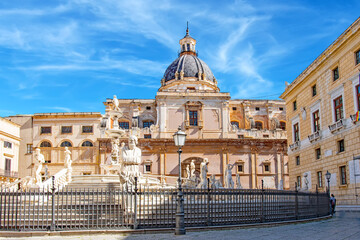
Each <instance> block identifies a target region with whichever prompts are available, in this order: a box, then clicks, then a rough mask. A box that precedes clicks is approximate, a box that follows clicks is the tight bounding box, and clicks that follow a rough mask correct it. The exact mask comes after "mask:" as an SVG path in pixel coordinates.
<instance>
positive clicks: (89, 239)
mask: <svg viewBox="0 0 360 240" xmlns="http://www.w3.org/2000/svg"><path fill="white" fill-rule="evenodd" d="M0 239H14V238H0ZM16 239H19V240H25V239H26V240H29V239H31V240H40V239H41V240H43V239H51V240H60V239H61V240H62V239H64V240H75V239H76V240H110V239H116V240H136V239H139V240H140V239H149V240H158V239H159V240H160V239H175V240H182V239H194V240H195V239H196V240H202V239H204V240H210V239H216V240H220V239H257V240H259V239H266V240H272V239H302V240H305V239H312V240H313V239H314V240H315V239H326V240H332V239H334V240H335V239H336V240H337V239H360V212H359V211H352V212H347V211H339V212H336V213H335V215H334V216H333V217H332V218H330V219H324V220H320V221H312V222H304V223H295V224H286V225H276V226H266V227H250V228H239V229H230V230H229V229H228V230H204V231H188V232H187V233H186V235H183V236H175V235H174V234H173V233H156V234H94V235H78V236H41V237H27V238H26V237H20V238H18V237H17V238H16Z"/></svg>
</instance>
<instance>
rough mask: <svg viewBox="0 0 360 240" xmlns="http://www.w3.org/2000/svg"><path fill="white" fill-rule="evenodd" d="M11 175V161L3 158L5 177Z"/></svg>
mask: <svg viewBox="0 0 360 240" xmlns="http://www.w3.org/2000/svg"><path fill="white" fill-rule="evenodd" d="M10 173H11V159H10V158H5V176H10Z"/></svg>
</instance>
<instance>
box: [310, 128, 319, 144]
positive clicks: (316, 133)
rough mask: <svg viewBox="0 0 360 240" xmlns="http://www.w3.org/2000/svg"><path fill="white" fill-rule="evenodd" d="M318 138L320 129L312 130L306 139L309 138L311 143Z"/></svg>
mask: <svg viewBox="0 0 360 240" xmlns="http://www.w3.org/2000/svg"><path fill="white" fill-rule="evenodd" d="M320 138H321V132H320V131H317V132H314V133H313V134H311V135H309V136H308V139H309V141H310V142H311V143H312V142H316V141H318V140H319V139H320Z"/></svg>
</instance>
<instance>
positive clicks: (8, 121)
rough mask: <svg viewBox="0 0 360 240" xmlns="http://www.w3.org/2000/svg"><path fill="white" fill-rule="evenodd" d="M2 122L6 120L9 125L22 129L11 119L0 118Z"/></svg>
mask: <svg viewBox="0 0 360 240" xmlns="http://www.w3.org/2000/svg"><path fill="white" fill-rule="evenodd" d="M0 120H4V121H5V122H7V123H11V124H12V125H15V126H16V127H21V125H20V124H17V123H14V122H12V121H10V120H9V119H6V118H3V117H0Z"/></svg>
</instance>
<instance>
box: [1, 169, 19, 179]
mask: <svg viewBox="0 0 360 240" xmlns="http://www.w3.org/2000/svg"><path fill="white" fill-rule="evenodd" d="M0 176H1V177H8V178H17V177H18V176H19V174H18V172H16V171H8V170H4V169H0Z"/></svg>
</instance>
